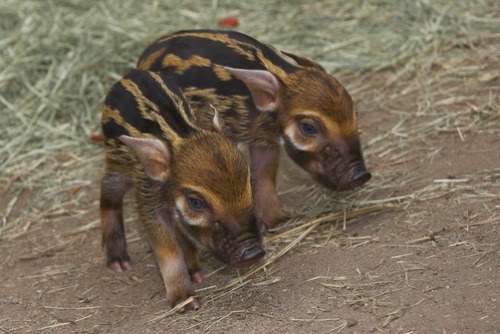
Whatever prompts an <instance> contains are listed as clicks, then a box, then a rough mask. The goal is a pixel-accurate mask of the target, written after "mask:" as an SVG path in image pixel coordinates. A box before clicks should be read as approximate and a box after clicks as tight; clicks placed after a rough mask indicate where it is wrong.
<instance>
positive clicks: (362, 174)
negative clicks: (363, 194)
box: [339, 168, 372, 190]
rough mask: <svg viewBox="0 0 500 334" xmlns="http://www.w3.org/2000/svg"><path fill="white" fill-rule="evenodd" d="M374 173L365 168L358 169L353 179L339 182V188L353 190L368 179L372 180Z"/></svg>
mask: <svg viewBox="0 0 500 334" xmlns="http://www.w3.org/2000/svg"><path fill="white" fill-rule="evenodd" d="M371 177H372V175H371V174H370V173H368V172H367V171H366V169H364V168H359V169H357V170H356V171H355V172H354V173H353V176H352V178H351V179H349V180H348V181H347V182H344V183H341V184H339V190H351V189H354V188H356V187H359V186H362V185H363V184H365V183H366V182H368V180H370V179H371Z"/></svg>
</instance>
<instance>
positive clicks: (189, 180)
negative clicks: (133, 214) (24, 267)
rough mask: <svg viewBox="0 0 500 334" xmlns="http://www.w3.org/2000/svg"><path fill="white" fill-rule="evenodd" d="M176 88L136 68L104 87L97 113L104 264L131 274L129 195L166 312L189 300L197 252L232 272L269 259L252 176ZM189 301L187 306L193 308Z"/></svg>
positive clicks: (196, 274) (239, 156) (235, 151)
mask: <svg viewBox="0 0 500 334" xmlns="http://www.w3.org/2000/svg"><path fill="white" fill-rule="evenodd" d="M193 117H194V116H193V114H192V112H191V110H190V108H189V106H188V103H187V102H186V100H185V98H184V97H183V95H182V92H181V91H180V89H179V88H178V87H177V86H176V85H175V84H173V83H172V82H171V80H169V79H168V78H166V77H165V76H163V75H161V74H159V73H153V72H148V71H140V70H133V71H131V72H129V73H128V74H127V75H125V76H124V77H123V78H122V79H121V80H120V81H119V82H117V83H116V84H115V85H114V86H113V87H112V88H111V90H110V91H109V93H108V95H107V96H106V99H105V102H104V108H103V112H102V130H103V134H104V137H105V171H104V177H103V179H102V183H101V199H100V210H101V220H102V243H103V248H104V249H105V251H106V256H107V266H108V267H109V268H111V269H112V270H114V271H117V272H119V271H123V270H129V269H130V268H131V261H130V257H129V255H128V252H127V246H126V239H125V231H124V226H123V197H124V195H125V193H126V192H127V191H128V190H129V189H130V188H134V190H135V199H136V203H137V207H138V211H139V218H140V220H141V221H142V222H143V224H144V226H145V230H146V231H147V233H148V235H149V237H150V240H151V244H152V247H153V250H154V253H155V255H156V259H157V261H158V265H159V269H160V272H161V276H162V278H163V282H164V284H165V288H166V291H167V299H168V301H169V303H170V304H171V306H174V305H177V304H179V303H181V302H183V301H184V300H186V299H187V298H189V297H192V296H195V293H194V289H193V286H192V283H191V282H201V280H202V276H201V273H200V271H201V267H200V263H199V259H198V248H199V247H202V248H205V249H208V250H210V251H211V252H213V253H214V254H215V256H216V257H217V258H219V259H220V260H222V261H224V262H226V263H229V264H230V265H233V266H236V267H245V266H250V265H252V264H254V263H256V262H257V261H259V260H260V259H261V258H262V257H263V256H264V254H265V252H264V249H263V245H262V237H261V234H260V230H259V224H258V221H257V218H256V214H255V208H254V201H253V195H252V189H251V181H250V171H249V167H248V165H247V163H246V160H245V158H244V156H243V155H242V153H241V152H240V151H238V149H237V148H236V147H235V146H234V144H233V143H231V142H230V141H229V140H228V139H227V138H226V137H225V136H224V135H223V134H222V133H221V131H220V129H219V125H218V122H217V117H215V122H214V125H213V128H210V129H205V130H203V129H200V128H198V127H197V126H196V125H194V124H193ZM199 307H200V303H199V301H198V300H197V299H196V298H194V299H193V300H192V301H191V302H189V303H188V304H187V305H186V306H185V307H184V308H183V309H181V311H183V310H184V309H186V308H187V309H198V308H199Z"/></svg>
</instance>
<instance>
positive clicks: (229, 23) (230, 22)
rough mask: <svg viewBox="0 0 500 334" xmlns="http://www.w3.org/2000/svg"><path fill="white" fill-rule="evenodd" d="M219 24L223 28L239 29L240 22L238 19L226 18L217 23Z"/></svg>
mask: <svg viewBox="0 0 500 334" xmlns="http://www.w3.org/2000/svg"><path fill="white" fill-rule="evenodd" d="M217 24H218V25H219V26H221V27H237V26H238V25H239V24H240V22H239V21H238V18H237V17H225V18H223V19H220V20H219V21H217Z"/></svg>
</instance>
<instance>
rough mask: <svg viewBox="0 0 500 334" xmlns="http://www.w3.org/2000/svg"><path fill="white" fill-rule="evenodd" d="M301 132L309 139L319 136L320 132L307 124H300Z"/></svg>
mask: <svg viewBox="0 0 500 334" xmlns="http://www.w3.org/2000/svg"><path fill="white" fill-rule="evenodd" d="M300 132H302V134H303V135H304V136H307V137H314V136H316V135H317V134H318V130H316V127H315V126H314V125H311V124H309V123H305V122H302V123H300Z"/></svg>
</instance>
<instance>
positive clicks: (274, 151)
mask: <svg viewBox="0 0 500 334" xmlns="http://www.w3.org/2000/svg"><path fill="white" fill-rule="evenodd" d="M249 151H250V164H251V173H252V178H253V182H254V184H253V186H254V192H255V201H256V207H257V208H256V209H257V217H258V218H260V220H261V221H262V222H263V223H264V225H265V227H266V228H267V229H270V228H273V227H275V226H276V225H278V224H279V223H280V222H282V221H283V220H285V218H286V215H285V213H284V212H283V209H282V208H281V204H280V202H279V200H278V194H277V192H276V173H277V171H278V164H279V146H278V145H270V146H265V147H262V146H255V145H250V147H249Z"/></svg>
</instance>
